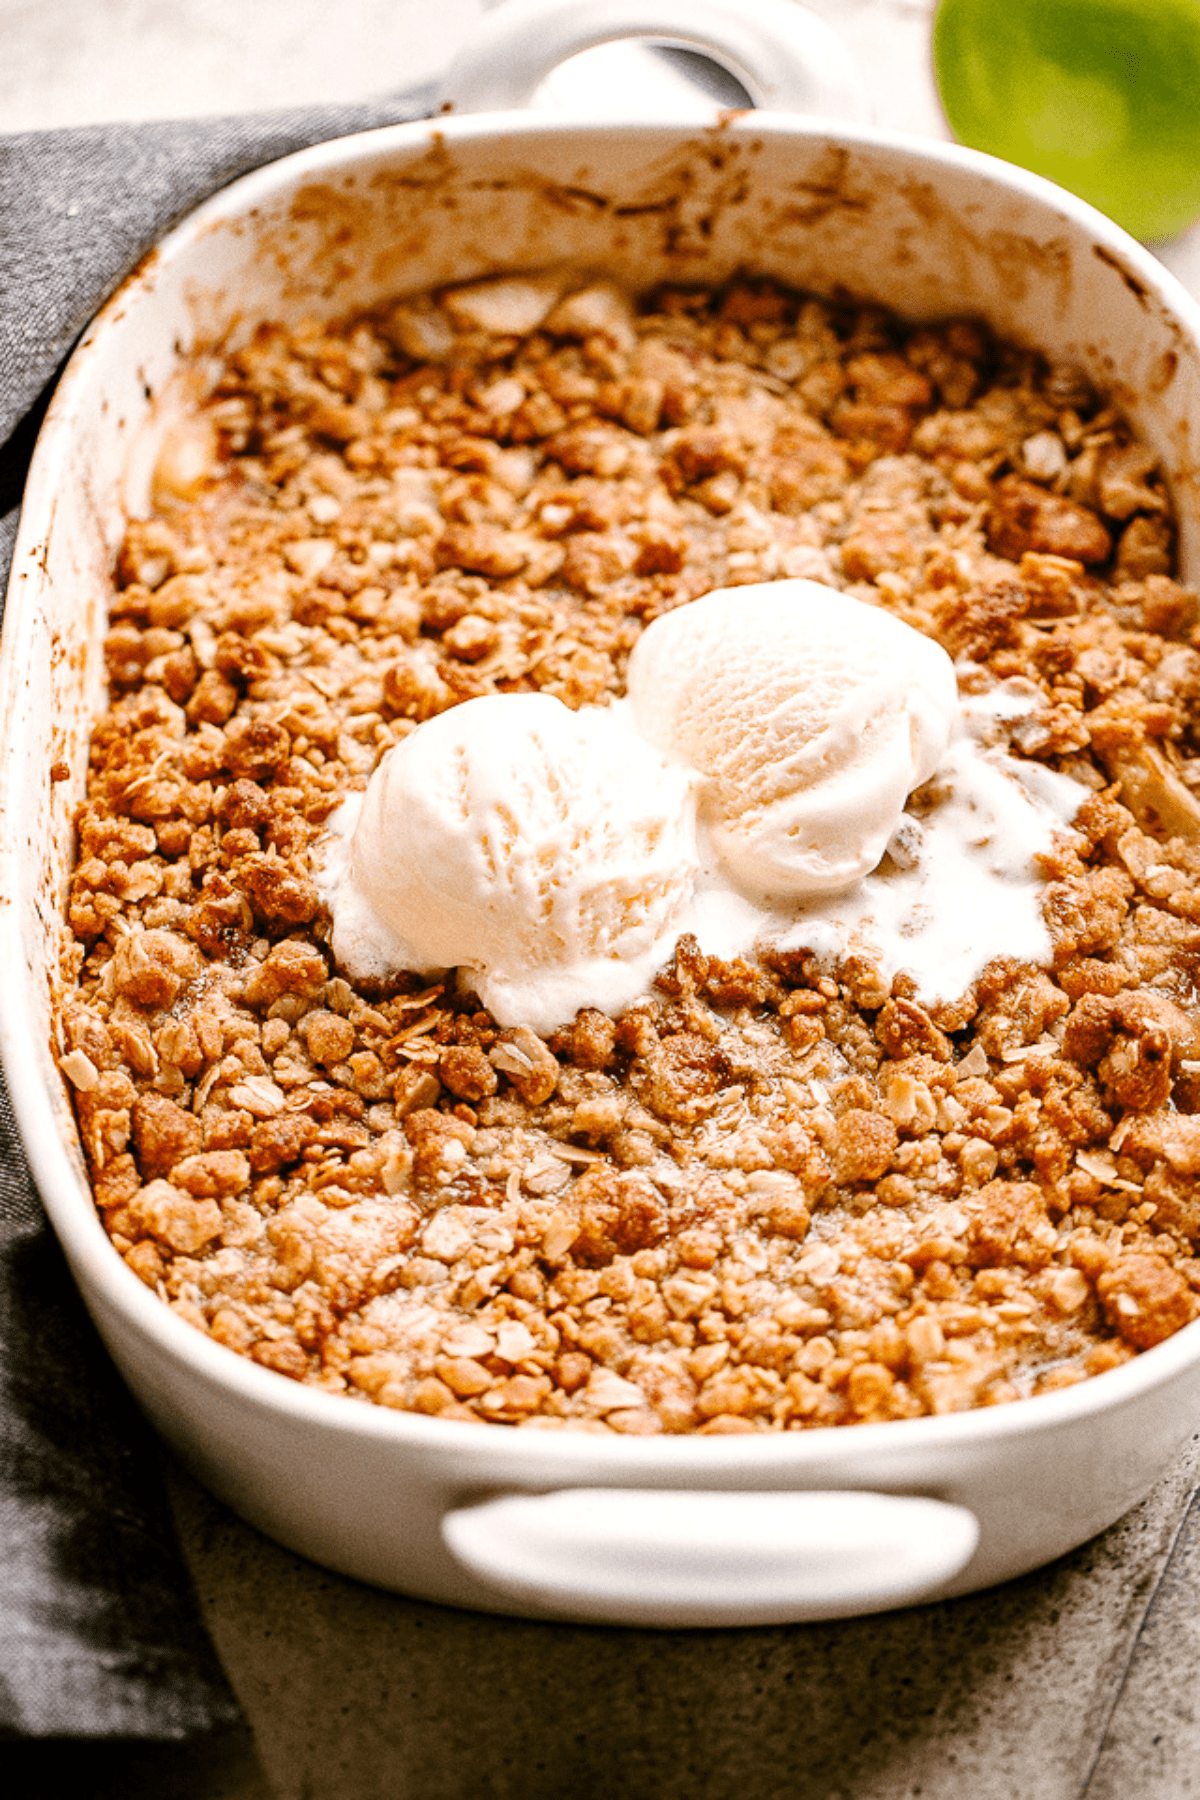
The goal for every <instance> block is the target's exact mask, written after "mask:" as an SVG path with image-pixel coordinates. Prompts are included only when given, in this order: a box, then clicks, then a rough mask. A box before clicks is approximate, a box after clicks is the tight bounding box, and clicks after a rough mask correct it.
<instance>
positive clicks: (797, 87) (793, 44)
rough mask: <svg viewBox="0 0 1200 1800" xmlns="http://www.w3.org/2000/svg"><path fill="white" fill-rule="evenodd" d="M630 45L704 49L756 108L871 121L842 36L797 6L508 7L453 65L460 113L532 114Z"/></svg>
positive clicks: (541, 0)
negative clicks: (561, 83) (564, 82)
mask: <svg viewBox="0 0 1200 1800" xmlns="http://www.w3.org/2000/svg"><path fill="white" fill-rule="evenodd" d="M623 38H647V39H649V40H650V42H652V43H655V44H667V45H672V46H674V47H676V48H678V49H684V50H695V51H699V52H700V53H701V54H702V55H704V56H708V57H711V58H712V59H713V60H714V61H716V62H719V63H720V64H721V65H722V67H723V68H725V69H727V70H728V71H729V73H730V74H731V75H733V76H735V77H736V78H737V80H738V81H740V82H741V84H742V86H743V87H744V88H745V90H746V92H747V93H748V94H749V96H750V98H751V99H752V100H753V102H754V104H755V106H764V107H771V108H775V109H778V110H780V111H784V112H804V113H823V114H825V115H827V116H830V117H834V118H839V119H851V120H857V121H863V120H865V119H866V118H867V116H868V106H867V97H866V89H865V87H864V86H863V82H862V79H861V77H860V76H859V73H858V70H857V68H856V67H855V65H854V61H853V59H852V58H851V56H850V53H849V51H848V50H847V49H846V46H845V45H844V44H843V43H842V40H841V39H840V38H839V37H838V36H837V34H836V32H834V31H833V30H831V28H830V27H829V26H828V25H826V23H825V21H824V20H823V19H819V18H818V17H817V16H816V14H815V13H812V12H809V11H808V9H807V8H806V7H803V6H799V5H797V4H796V3H795V0H586V3H583V4H581V0H506V3H505V4H504V5H503V6H500V7H498V8H497V10H496V11H495V12H491V13H488V14H487V16H486V17H485V18H483V19H481V20H479V21H478V23H477V25H476V28H475V30H474V33H473V35H472V37H471V40H470V42H469V43H468V44H467V45H466V47H465V48H464V49H463V50H462V51H461V52H460V54H459V55H458V57H457V58H456V60H455V61H454V62H453V63H452V64H451V66H450V69H449V71H448V73H447V75H446V78H445V83H444V87H445V94H446V98H447V100H448V102H449V103H450V104H451V105H452V106H453V108H454V110H455V111H456V112H490V111H493V110H504V109H507V108H513V107H524V106H528V105H529V103H530V101H531V100H532V99H533V96H534V94H535V93H536V91H537V89H538V88H539V87H540V86H541V84H542V82H543V81H545V80H546V78H547V76H549V75H551V74H552V73H553V71H554V70H555V69H556V68H558V66H559V65H560V64H561V63H564V62H567V61H568V60H569V59H570V58H571V57H573V56H577V55H579V53H580V52H581V51H584V50H593V49H595V48H596V47H597V45H600V44H609V43H614V42H616V41H617V40H619V39H623Z"/></svg>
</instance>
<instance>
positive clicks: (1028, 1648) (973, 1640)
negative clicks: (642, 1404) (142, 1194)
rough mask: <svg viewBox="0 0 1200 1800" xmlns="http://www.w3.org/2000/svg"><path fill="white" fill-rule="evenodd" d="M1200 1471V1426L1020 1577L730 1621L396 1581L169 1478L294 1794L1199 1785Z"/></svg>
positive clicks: (723, 1796)
mask: <svg viewBox="0 0 1200 1800" xmlns="http://www.w3.org/2000/svg"><path fill="white" fill-rule="evenodd" d="M1197 1480H1200V1437H1198V1438H1196V1439H1194V1440H1193V1441H1192V1443H1191V1444H1190V1445H1189V1446H1188V1448H1187V1451H1186V1452H1185V1454H1184V1455H1183V1456H1182V1457H1181V1458H1180V1459H1179V1461H1178V1462H1177V1464H1176V1466H1175V1468H1174V1469H1173V1470H1172V1471H1171V1473H1170V1474H1169V1475H1168V1476H1167V1478H1166V1479H1165V1480H1164V1481H1163V1482H1161V1483H1160V1484H1159V1486H1158V1487H1157V1488H1156V1489H1155V1491H1154V1493H1153V1494H1152V1495H1151V1496H1150V1497H1149V1499H1147V1500H1146V1501H1145V1502H1143V1504H1142V1505H1141V1506H1139V1507H1138V1508H1136V1509H1135V1511H1133V1512H1132V1513H1130V1514H1129V1515H1128V1516H1127V1517H1126V1518H1125V1519H1123V1520H1122V1521H1121V1522H1120V1523H1119V1524H1118V1525H1116V1526H1115V1527H1114V1528H1113V1529H1112V1530H1111V1531H1109V1532H1107V1533H1106V1534H1105V1535H1104V1536H1103V1537H1101V1538H1099V1539H1097V1540H1096V1541H1095V1542H1094V1543H1092V1544H1089V1545H1085V1546H1084V1547H1083V1548H1082V1549H1080V1550H1078V1551H1076V1552H1074V1553H1073V1554H1072V1555H1071V1556H1068V1557H1065V1558H1063V1559H1062V1560H1061V1561H1059V1562H1058V1563H1056V1564H1054V1565H1053V1566H1052V1567H1050V1568H1048V1569H1044V1570H1041V1571H1039V1572H1038V1573H1036V1574H1034V1575H1031V1576H1027V1577H1026V1578H1025V1579H1024V1580H1021V1581H1016V1582H1010V1583H1009V1584H1008V1585H1006V1586H1005V1587H1002V1588H995V1589H992V1590H991V1591H989V1592H987V1593H984V1594H978V1595H974V1596H971V1597H969V1598H967V1599H963V1600H956V1601H949V1602H945V1603H943V1604H939V1605H934V1606H927V1607H919V1608H913V1609H910V1610H908V1611H905V1612H900V1613H893V1614H888V1615H884V1616H880V1617H876V1618H867V1619H854V1620H848V1621H839V1622H838V1623H835V1624H824V1625H807V1626H803V1625H797V1626H786V1627H772V1628H769V1629H762V1630H752V1631H732V1632H728V1631H726V1632H717V1631H700V1632H644V1631H631V1630H613V1629H607V1628H598V1627H584V1626H571V1625H543V1624H534V1623H530V1622H528V1621H523V1620H506V1619H495V1618H490V1617H485V1616H482V1615H478V1614H472V1613H459V1612H454V1611H451V1610H449V1609H447V1608H443V1607H437V1606H432V1605H428V1604H426V1603H424V1602H420V1601H414V1600H406V1599H403V1598H400V1597H397V1596H395V1595H390V1594H383V1593H378V1592H375V1591H373V1590H371V1589H369V1588H365V1587H362V1586H360V1585H359V1584H357V1583H355V1582H351V1581H347V1580H345V1579H343V1578H342V1577H339V1576H336V1575H331V1574H329V1573H327V1572H325V1571H322V1570H318V1569H315V1568H313V1567H312V1566H311V1565H310V1564H308V1563H305V1562H304V1561H302V1560H301V1559H300V1558H298V1557H295V1556H293V1555H291V1554H290V1553H289V1552H287V1551H284V1550H281V1549H279V1548H278V1547H277V1546H275V1545H273V1544H269V1543H267V1542H266V1541H265V1540H263V1539H262V1538H261V1537H259V1536H258V1534H257V1533H255V1532H254V1531H252V1530H251V1529H250V1528H249V1527H248V1526H245V1525H243V1524H242V1523H241V1522H240V1521H239V1520H237V1519H235V1518H234V1517H233V1516H232V1515H231V1514H230V1513H229V1512H228V1511H227V1510H226V1509H225V1508H224V1507H222V1506H220V1505H218V1503H217V1502H215V1501H214V1500H212V1499H211V1498H210V1497H209V1496H208V1495H207V1494H205V1493H204V1492H203V1490H202V1489H200V1488H199V1487H197V1486H196V1485H195V1484H194V1483H193V1482H191V1481H190V1480H189V1479H188V1478H187V1477H185V1476H182V1475H176V1476H175V1477H174V1478H173V1480H172V1484H171V1485H172V1496H173V1504H174V1506H175V1510H176V1519H177V1523H178V1525H179V1529H180V1534H181V1537H182V1540H183V1543H184V1547H185V1552H186V1554H187V1557H188V1560H189V1563H190V1565H191V1568H192V1571H193V1574H194V1576H195V1579H196V1584H197V1588H198V1591H199V1594H200V1598H201V1604H202V1606H203V1609H204V1613H205V1617H206V1619H207V1622H208V1625H209V1627H210V1629H211V1631H212V1633H213V1636H214V1639H215V1641H216V1644H217V1648H218V1650H219V1652H220V1655H221V1658H222V1661H223V1662H224V1664H225V1667H226V1669H227V1670H228V1672H229V1675H230V1678H231V1680H232V1682H233V1685H234V1687H235V1689H236V1691H237V1693H238V1696H239V1698H240V1699H241V1701H242V1704H243V1706H244V1707H245V1709H246V1713H247V1715H248V1717H249V1718H250V1720H251V1721H252V1723H253V1725H254V1728H255V1732H256V1734H257V1739H258V1746H259V1754H260V1756H261V1758H262V1763H263V1767H264V1768H265V1769H266V1771H267V1772H268V1774H269V1777H270V1780H271V1781H272V1783H273V1784H274V1789H275V1793H276V1795H277V1797H278V1800H347V1797H348V1796H353V1800H463V1797H466V1796H471V1797H472V1800H573V1797H575V1796H580V1797H585V1800H743V1797H744V1800H917V1797H918V1796H919V1797H920V1800H967V1797H968V1796H969V1800H1085V1797H1086V1800H1176V1797H1177V1796H1178V1797H1179V1800H1182V1797H1183V1796H1186V1795H1191V1794H1193V1793H1195V1792H1197V1791H1198V1789H1197V1787H1196V1786H1191V1785H1188V1784H1189V1782H1192V1781H1194V1773H1193V1768H1194V1760H1195V1750H1196V1748H1197V1744H1196V1738H1197V1730H1196V1718H1197V1709H1196V1708H1195V1706H1194V1704H1193V1701H1192V1697H1191V1696H1192V1688H1193V1684H1194V1682H1195V1678H1196V1675H1197V1674H1200V1626H1198V1625H1197V1622H1196V1620H1195V1617H1194V1613H1195V1586H1196V1577H1197V1575H1198V1574H1200V1532H1197V1531H1196V1529H1195V1526H1196V1520H1195V1517H1194V1515H1193V1513H1192V1512H1191V1511H1190V1510H1189V1499H1190V1496H1191V1495H1192V1493H1193V1492H1194V1489H1195V1486H1196V1483H1197ZM1185 1516H1186V1518H1187V1520H1188V1523H1189V1527H1190V1529H1189V1531H1188V1533H1187V1535H1186V1536H1183V1535H1182V1534H1181V1533H1180V1521H1181V1518H1183V1517H1185ZM1164 1572H1165V1579H1164ZM231 1800H232V1797H231ZM239 1800H240V1797H239ZM245 1800H252V1793H251V1791H249V1790H248V1791H247V1794H246V1796H245Z"/></svg>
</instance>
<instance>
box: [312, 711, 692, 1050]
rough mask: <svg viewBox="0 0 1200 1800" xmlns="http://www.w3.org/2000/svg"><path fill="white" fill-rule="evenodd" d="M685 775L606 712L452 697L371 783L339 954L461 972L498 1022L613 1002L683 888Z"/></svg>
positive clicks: (661, 954)
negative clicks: (453, 703)
mask: <svg viewBox="0 0 1200 1800" xmlns="http://www.w3.org/2000/svg"><path fill="white" fill-rule="evenodd" d="M695 785H696V778H695V776H694V774H693V773H692V772H691V771H690V770H688V769H685V768H683V767H681V766H679V765H678V764H677V763H674V762H669V761H667V760H666V759H664V758H663V757H662V756H661V755H660V754H659V753H658V751H656V750H655V749H654V748H653V747H652V746H651V745H650V744H647V743H646V742H645V740H644V739H642V738H640V737H639V736H638V735H637V734H636V732H634V731H632V730H631V729H630V727H629V725H628V724H627V723H625V722H624V721H623V720H622V718H621V717H620V716H619V715H617V714H614V713H612V712H610V711H608V710H604V709H600V708H593V707H589V708H587V709H585V710H584V711H583V712H578V713H575V712H571V711H570V710H569V709H568V708H567V707H565V706H564V705H563V704H562V702H561V701H559V700H555V699H552V698H551V697H550V696H549V695H545V694H521V695H515V694H505V695H496V696H489V697H485V698H482V699H478V700H469V701H467V702H466V703H465V704H464V705H462V706H456V707H453V708H452V709H451V710H450V711H449V712H445V713H441V714H439V715H438V716H437V717H435V718H432V719H430V720H428V721H427V723H425V724H424V725H421V726H419V727H418V728H417V730H416V731H414V732H413V733H412V734H411V736H409V737H407V738H405V739H404V741H403V742H402V743H400V744H398V745H397V746H396V747H395V748H394V749H393V750H391V751H389V753H388V754H387V756H386V757H385V758H384V760H383V761H382V762H381V763H380V765H379V768H378V769H377V770H376V772H375V774H374V775H373V777H372V779H371V783H370V786H369V787H368V789H367V793H366V797H365V799H364V801H363V804H362V810H361V813H360V814H359V818H358V822H357V825H356V826H355V829H354V833H353V837H352V839H351V841H350V849H349V859H348V867H347V870H346V872H345V875H344V877H343V878H342V880H341V882H340V884H339V891H338V892H337V893H336V894H335V897H334V901H333V909H332V910H333V917H334V929H333V951H334V955H335V956H336V958H337V960H338V961H339V963H341V964H342V965H343V967H345V968H347V969H348V970H349V971H350V973H351V974H359V975H363V974H379V973H382V972H384V970H385V968H386V966H388V965H390V966H391V968H392V969H396V968H406V969H413V970H430V969H447V968H462V969H464V970H465V971H466V978H467V980H468V981H469V982H470V985H471V986H472V987H473V988H474V989H475V990H476V992H477V993H478V994H479V996H480V998H481V999H482V1001H483V1003H484V1005H485V1006H487V1008H488V1009H489V1011H490V1012H491V1013H492V1014H493V1016H494V1017H495V1018H496V1019H497V1020H498V1021H499V1022H500V1024H502V1025H515V1024H527V1025H531V1026H533V1028H534V1029H535V1030H538V1031H549V1030H552V1029H553V1028H554V1027H555V1026H557V1025H561V1024H562V1023H563V1022H564V1021H565V1020H567V1019H570V1018H571V1017H573V1016H574V1014H575V1012H576V1011H577V1010H578V1008H579V1007H580V1006H585V1005H586V1006H597V1007H602V1008H604V1009H606V1010H607V1011H610V1012H613V1013H617V1012H620V1011H621V1010H622V1009H623V1008H624V1007H626V1006H628V1005H629V1004H630V1002H631V1001H632V1000H634V999H636V998H637V996H638V995H639V994H641V993H642V992H644V990H645V988H646V987H647V985H648V984H649V982H650V980H651V978H652V976H653V975H654V973H655V971H656V970H657V968H658V967H659V966H660V965H661V963H662V962H663V961H665V959H666V957H667V956H668V955H669V954H670V951H671V949H672V948H673V946H674V940H675V936H676V935H677V928H678V920H679V919H680V917H681V915H682V914H683V912H684V909H685V908H686V906H687V904H688V902H689V900H690V898H691V894H692V887H693V882H694V879H695V875H696V869H697V854H696V829H695ZM381 928H382V929H381Z"/></svg>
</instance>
